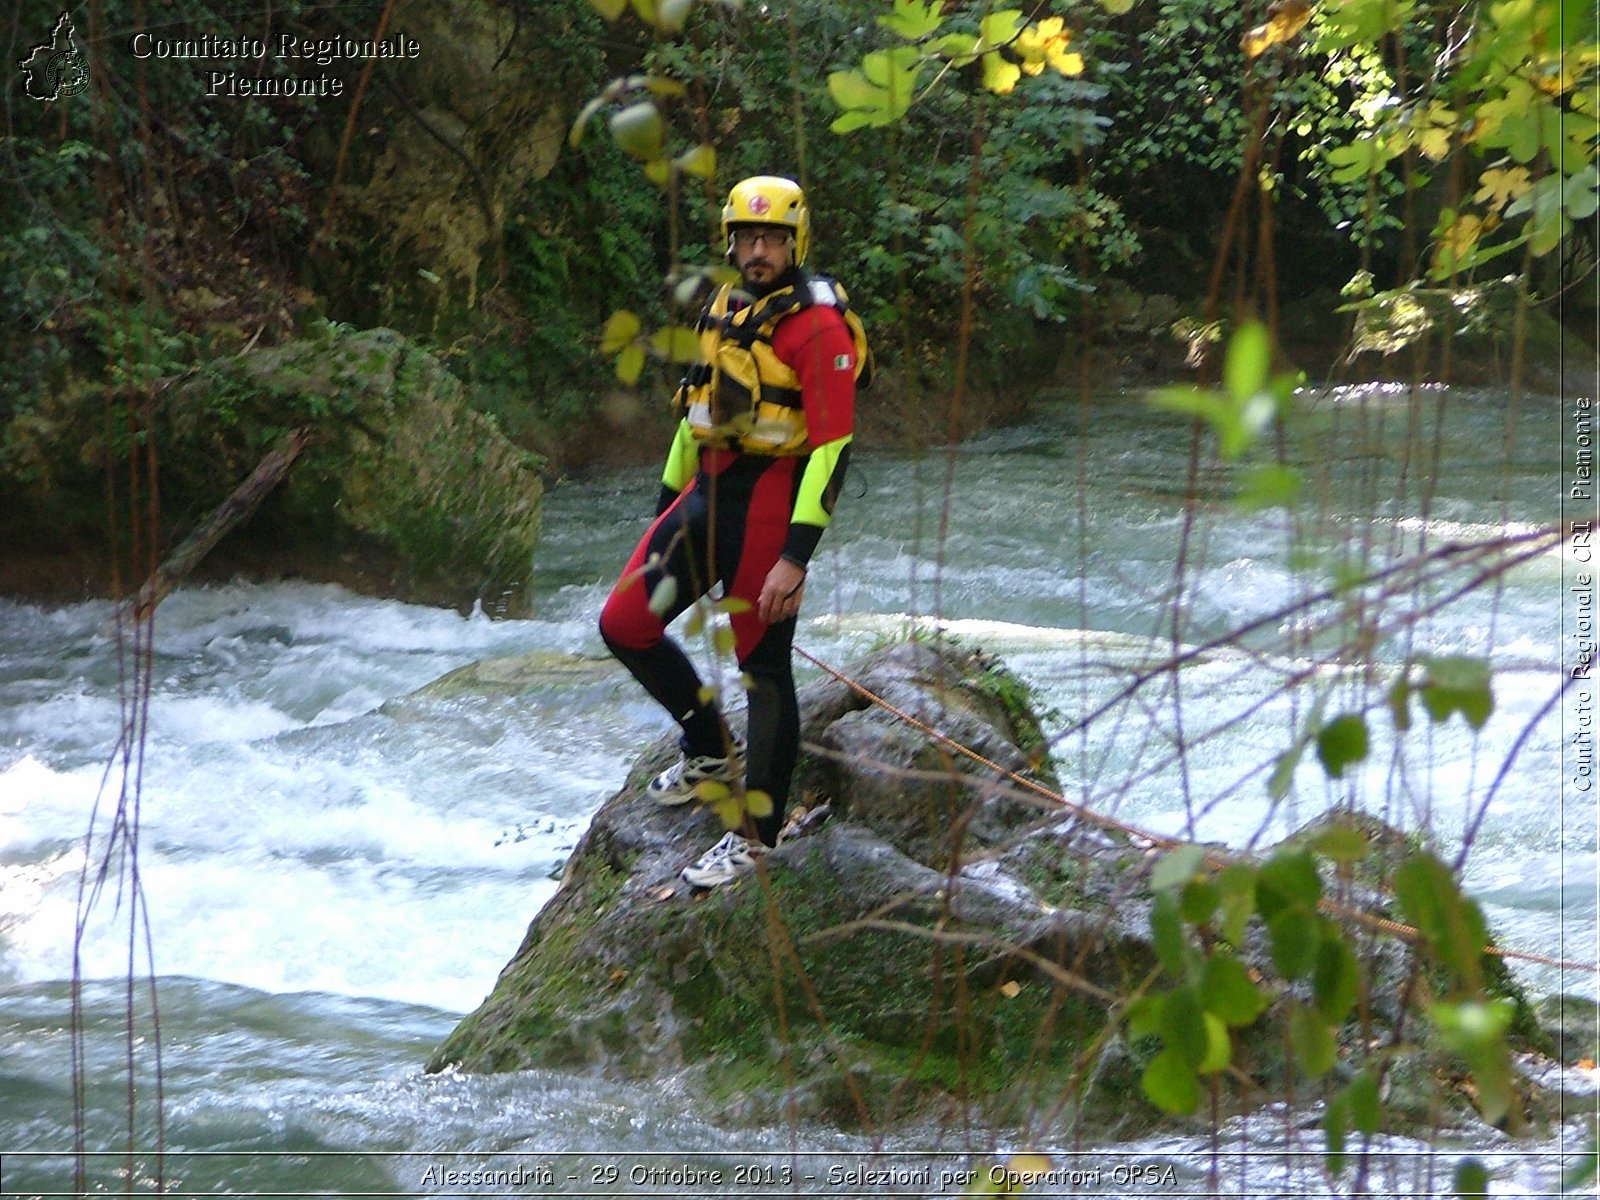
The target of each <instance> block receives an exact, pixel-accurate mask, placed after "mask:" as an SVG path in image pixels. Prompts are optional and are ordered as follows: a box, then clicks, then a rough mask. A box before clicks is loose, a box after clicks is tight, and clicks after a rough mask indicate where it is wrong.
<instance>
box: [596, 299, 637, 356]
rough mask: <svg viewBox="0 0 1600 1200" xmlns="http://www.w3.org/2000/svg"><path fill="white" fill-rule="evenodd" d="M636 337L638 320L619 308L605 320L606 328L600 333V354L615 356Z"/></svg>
mask: <svg viewBox="0 0 1600 1200" xmlns="http://www.w3.org/2000/svg"><path fill="white" fill-rule="evenodd" d="M638 336H639V318H638V317H637V316H635V315H634V314H633V313H631V312H629V311H628V310H627V309H625V308H619V309H618V310H617V311H616V312H614V313H612V314H611V315H610V316H609V317H607V318H606V327H605V328H604V329H603V330H601V331H600V353H601V354H615V353H616V352H617V351H618V350H621V349H622V348H623V347H624V346H626V345H627V344H628V343H629V342H631V341H633V339H634V338H636V337H638Z"/></svg>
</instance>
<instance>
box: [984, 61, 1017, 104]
mask: <svg viewBox="0 0 1600 1200" xmlns="http://www.w3.org/2000/svg"><path fill="white" fill-rule="evenodd" d="M1021 78H1022V68H1021V67H1019V66H1017V64H1016V63H1014V62H1007V61H1006V60H1005V59H1003V58H1001V57H1000V55H999V53H998V52H995V51H990V52H989V53H988V54H985V55H984V56H983V86H984V87H986V88H988V89H989V90H990V91H991V92H997V93H999V94H1000V95H1002V96H1004V95H1007V94H1009V93H1010V92H1011V91H1012V90H1014V89H1015V88H1016V86H1017V80H1019V79H1021Z"/></svg>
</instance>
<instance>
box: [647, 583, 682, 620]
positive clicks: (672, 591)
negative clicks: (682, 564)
mask: <svg viewBox="0 0 1600 1200" xmlns="http://www.w3.org/2000/svg"><path fill="white" fill-rule="evenodd" d="M677 598H678V581H677V580H676V579H674V578H673V577H672V576H671V575H663V576H662V577H661V582H660V583H658V584H656V586H655V589H654V590H653V591H652V592H651V593H650V611H651V612H653V613H654V614H655V615H656V616H658V617H664V616H666V614H667V610H668V609H670V608H671V607H672V602H673V601H674V600H676V599H677Z"/></svg>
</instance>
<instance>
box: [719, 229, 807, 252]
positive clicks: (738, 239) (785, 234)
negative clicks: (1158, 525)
mask: <svg viewBox="0 0 1600 1200" xmlns="http://www.w3.org/2000/svg"><path fill="white" fill-rule="evenodd" d="M793 236H794V235H793V234H792V233H790V232H789V231H788V230H787V229H735V230H734V231H733V244H734V245H735V246H737V247H738V248H739V249H741V250H753V249H755V245H756V243H757V242H765V243H766V244H767V245H769V246H774V247H776V246H787V245H788V244H789V241H790V239H791V238H793Z"/></svg>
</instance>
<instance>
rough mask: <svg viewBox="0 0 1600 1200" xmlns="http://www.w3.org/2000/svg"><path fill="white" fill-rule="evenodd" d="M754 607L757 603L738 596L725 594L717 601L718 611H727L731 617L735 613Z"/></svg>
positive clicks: (747, 610)
mask: <svg viewBox="0 0 1600 1200" xmlns="http://www.w3.org/2000/svg"><path fill="white" fill-rule="evenodd" d="M754 607H755V605H754V604H751V603H750V601H748V600H744V599H741V598H740V597H738V596H725V597H723V598H722V599H721V600H718V601H717V603H716V609H717V611H718V612H719V613H727V614H728V615H729V616H730V617H731V616H733V614H734V613H742V612H749V611H750V610H751V609H753V608H754Z"/></svg>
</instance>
